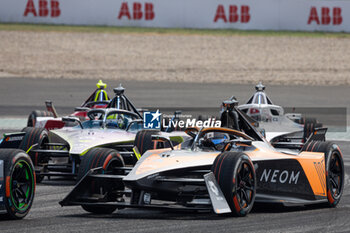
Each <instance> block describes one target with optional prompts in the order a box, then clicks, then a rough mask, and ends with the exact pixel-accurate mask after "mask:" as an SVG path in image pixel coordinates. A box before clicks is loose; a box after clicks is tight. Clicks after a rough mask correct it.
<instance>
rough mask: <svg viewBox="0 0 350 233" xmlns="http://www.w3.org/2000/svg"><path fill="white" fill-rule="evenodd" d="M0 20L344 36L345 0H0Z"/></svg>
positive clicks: (349, 26)
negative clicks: (342, 32) (277, 31)
mask: <svg viewBox="0 0 350 233" xmlns="http://www.w3.org/2000/svg"><path fill="white" fill-rule="evenodd" d="M0 22H11V23H48V24H67V25H110V26H137V27H163V28H212V29H219V28H232V29H243V30H301V31H335V32H339V31H345V32H350V0H342V1H337V0H331V1H329V0H126V1H122V0H0Z"/></svg>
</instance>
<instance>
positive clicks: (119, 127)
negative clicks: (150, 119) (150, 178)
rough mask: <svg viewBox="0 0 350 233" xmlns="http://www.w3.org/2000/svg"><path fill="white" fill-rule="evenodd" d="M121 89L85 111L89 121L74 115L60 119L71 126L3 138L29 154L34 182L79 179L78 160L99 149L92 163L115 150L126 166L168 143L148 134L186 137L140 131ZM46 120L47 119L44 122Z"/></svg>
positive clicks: (137, 114) (135, 114)
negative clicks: (33, 169)
mask: <svg viewBox="0 0 350 233" xmlns="http://www.w3.org/2000/svg"><path fill="white" fill-rule="evenodd" d="M124 91H125V89H124V88H123V87H121V86H119V87H117V88H114V92H115V94H116V96H115V97H114V98H113V99H112V100H111V101H110V102H109V104H108V105H107V107H106V108H95V109H91V110H89V111H88V112H87V118H88V119H89V120H86V121H83V122H81V121H80V119H79V118H77V117H63V118H62V119H61V121H62V122H65V123H70V124H75V126H73V127H63V128H61V129H53V130H50V131H48V130H46V129H45V128H37V127H36V128H33V127H26V128H24V129H23V130H22V131H23V132H19V133H11V134H8V135H5V137H6V136H7V137H8V138H9V139H10V140H12V141H19V142H18V146H19V147H18V148H19V149H22V150H24V151H26V152H27V153H28V154H29V156H30V157H31V159H32V161H33V164H34V166H35V171H36V179H37V182H41V181H42V179H43V178H44V177H45V176H47V177H51V176H65V177H77V178H78V179H80V178H81V177H82V176H83V175H84V174H85V173H86V172H87V170H82V169H80V165H81V163H83V164H84V163H85V162H84V160H86V159H87V160H89V159H90V156H91V154H94V153H95V152H96V150H98V151H102V152H101V154H100V156H101V157H100V158H99V159H98V160H97V161H95V162H96V163H95V164H94V166H100V165H101V164H100V163H102V162H103V161H104V159H107V158H108V155H109V153H117V154H118V155H119V156H121V158H122V159H123V161H124V163H125V164H126V165H128V166H133V165H134V164H135V163H136V162H137V160H138V159H139V158H140V157H141V155H142V154H143V153H144V152H145V151H146V150H148V149H150V148H161V147H167V146H168V145H167V144H166V143H162V142H159V143H154V142H153V141H152V139H151V134H159V135H166V136H169V137H170V138H171V139H172V140H173V143H175V144H178V143H181V142H182V141H183V140H184V138H186V137H187V136H186V134H185V133H184V132H176V131H173V132H171V131H167V132H161V131H159V130H146V129H145V130H144V125H143V118H142V115H141V114H140V112H138V110H137V109H136V108H135V106H134V105H133V104H132V103H131V102H130V100H129V99H128V98H127V97H126V95H125V94H124ZM49 122H50V120H49V121H47V122H46V125H47V124H48V123H49ZM141 139H142V140H141ZM3 142H5V141H3ZM0 146H1V143H0ZM95 148H98V149H95Z"/></svg>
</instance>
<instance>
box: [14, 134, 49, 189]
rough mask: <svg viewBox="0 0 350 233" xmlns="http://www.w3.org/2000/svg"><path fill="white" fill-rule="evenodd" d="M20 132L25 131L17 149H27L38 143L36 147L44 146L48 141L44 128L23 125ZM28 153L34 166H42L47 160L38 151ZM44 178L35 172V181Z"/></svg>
mask: <svg viewBox="0 0 350 233" xmlns="http://www.w3.org/2000/svg"><path fill="white" fill-rule="evenodd" d="M22 132H26V134H25V136H24V138H23V140H22V142H21V144H20V146H19V149H21V150H24V151H26V152H27V151H28V150H29V149H31V147H32V146H33V145H34V144H38V148H40V149H42V148H44V144H45V143H48V142H49V136H48V132H47V130H46V129H44V128H33V127H25V128H23V129H22ZM28 154H29V156H30V158H31V160H32V162H33V164H34V166H35V167H36V168H38V169H39V168H42V165H41V164H43V163H47V162H48V160H47V159H45V158H43V157H42V156H40V154H39V153H33V152H31V151H28ZM43 179H44V176H42V175H40V173H39V172H38V173H37V174H36V182H37V183H40V182H41V181H42V180H43Z"/></svg>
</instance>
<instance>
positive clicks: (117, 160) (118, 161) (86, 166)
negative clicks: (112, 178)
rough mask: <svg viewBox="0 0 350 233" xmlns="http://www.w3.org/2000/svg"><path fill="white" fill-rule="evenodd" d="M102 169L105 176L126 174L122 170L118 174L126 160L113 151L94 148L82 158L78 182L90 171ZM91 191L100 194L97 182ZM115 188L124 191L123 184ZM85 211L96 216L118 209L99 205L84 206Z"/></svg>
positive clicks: (120, 183) (92, 183)
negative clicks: (119, 168)
mask: <svg viewBox="0 0 350 233" xmlns="http://www.w3.org/2000/svg"><path fill="white" fill-rule="evenodd" d="M98 167H102V169H103V173H104V174H106V173H107V174H114V175H116V174H119V175H121V174H124V172H123V171H122V170H121V171H119V172H118V169H117V168H118V167H124V160H123V158H122V157H121V156H120V154H119V153H118V152H117V151H116V150H113V149H107V148H93V149H91V150H89V151H88V152H87V153H86V154H85V155H84V156H83V158H82V160H81V163H80V165H79V171H78V175H77V181H78V182H79V181H80V180H81V179H82V178H83V177H84V176H85V175H86V173H87V172H89V170H90V169H93V168H98ZM90 185H91V187H90V190H91V191H92V192H95V193H99V192H100V188H101V187H100V186H98V184H96V183H95V182H91V184H90ZM113 187H114V188H115V189H116V190H124V188H125V187H124V184H123V183H122V182H118V183H114V184H113ZM81 207H82V208H83V209H84V210H86V211H87V212H90V213H94V214H111V213H113V212H114V211H115V210H116V209H117V207H113V206H97V205H82V206H81Z"/></svg>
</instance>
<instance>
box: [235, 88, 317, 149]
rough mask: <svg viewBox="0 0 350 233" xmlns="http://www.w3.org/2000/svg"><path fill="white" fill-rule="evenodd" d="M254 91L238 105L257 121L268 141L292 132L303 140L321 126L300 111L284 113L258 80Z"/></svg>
mask: <svg viewBox="0 0 350 233" xmlns="http://www.w3.org/2000/svg"><path fill="white" fill-rule="evenodd" d="M255 90H256V92H255V93H254V95H253V96H252V97H250V98H249V100H248V102H247V103H246V104H243V105H240V106H238V109H240V110H241V111H242V112H244V113H246V114H247V115H248V116H249V117H251V118H252V119H254V120H255V121H257V122H259V126H260V128H261V129H264V132H265V134H266V135H265V136H266V137H267V139H268V140H269V141H271V140H273V138H275V137H277V136H280V135H283V134H287V133H292V134H293V136H294V137H299V138H301V139H302V140H303V141H304V142H305V140H306V139H307V138H308V137H309V136H310V134H311V133H312V132H313V130H314V129H315V128H319V127H322V124H321V123H319V122H317V120H316V119H315V118H306V117H304V116H303V115H302V114H300V113H286V114H285V113H284V110H283V108H282V107H281V106H278V105H275V104H273V102H272V101H271V99H270V98H269V97H268V96H267V95H266V93H265V86H264V85H263V84H262V83H261V82H260V83H259V84H258V85H256V86H255Z"/></svg>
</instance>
